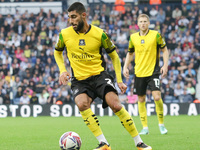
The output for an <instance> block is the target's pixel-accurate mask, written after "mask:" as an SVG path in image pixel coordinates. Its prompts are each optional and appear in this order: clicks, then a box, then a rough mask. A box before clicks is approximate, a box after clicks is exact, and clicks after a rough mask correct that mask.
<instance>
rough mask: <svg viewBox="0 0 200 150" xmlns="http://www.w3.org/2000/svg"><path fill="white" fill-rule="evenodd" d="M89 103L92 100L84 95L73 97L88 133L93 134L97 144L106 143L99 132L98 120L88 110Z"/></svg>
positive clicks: (89, 109)
mask: <svg viewBox="0 0 200 150" xmlns="http://www.w3.org/2000/svg"><path fill="white" fill-rule="evenodd" d="M91 102H92V99H91V98H90V97H89V96H88V95H87V94H86V93H82V94H79V95H77V96H76V97H75V103H76V105H77V106H78V108H79V111H80V113H81V115H82V118H83V120H84V122H85V124H86V125H87V126H88V128H89V129H90V131H91V132H92V133H93V134H94V136H95V137H96V138H97V140H98V141H99V143H101V142H105V143H108V142H107V140H106V138H105V137H104V135H103V133H102V131H101V128H100V126H99V120H98V118H97V117H96V115H95V114H94V113H93V112H92V110H91V108H90V105H91Z"/></svg>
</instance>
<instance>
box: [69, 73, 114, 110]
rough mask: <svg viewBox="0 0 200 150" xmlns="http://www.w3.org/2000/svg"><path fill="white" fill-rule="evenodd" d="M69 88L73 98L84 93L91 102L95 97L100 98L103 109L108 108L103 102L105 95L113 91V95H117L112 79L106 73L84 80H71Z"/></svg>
mask: <svg viewBox="0 0 200 150" xmlns="http://www.w3.org/2000/svg"><path fill="white" fill-rule="evenodd" d="M71 88H72V91H73V97H74V98H75V97H76V96H77V95H79V94H82V93H86V94H87V95H88V96H89V97H91V98H92V100H94V99H95V98H96V97H99V98H101V99H102V100H103V105H102V107H103V108H106V107H107V106H108V105H107V103H106V101H105V95H106V94H107V93H108V92H111V91H113V92H114V93H116V94H118V93H117V90H116V88H115V84H114V79H113V77H112V76H111V75H109V74H108V73H107V72H106V71H103V72H101V73H100V74H99V75H94V76H91V77H89V78H87V79H85V80H80V81H78V80H72V85H71Z"/></svg>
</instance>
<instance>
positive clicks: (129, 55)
mask: <svg viewBox="0 0 200 150" xmlns="http://www.w3.org/2000/svg"><path fill="white" fill-rule="evenodd" d="M134 51H135V49H134V45H133V43H132V41H131V38H130V40H129V49H128V53H127V54H126V59H125V63H124V67H123V75H124V76H125V77H126V78H129V70H128V66H129V64H130V63H131V61H132V60H133V56H134Z"/></svg>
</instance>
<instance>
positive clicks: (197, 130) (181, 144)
mask: <svg viewBox="0 0 200 150" xmlns="http://www.w3.org/2000/svg"><path fill="white" fill-rule="evenodd" d="M98 118H99V120H100V125H101V128H102V130H103V132H104V135H105V136H106V138H107V140H108V142H109V143H110V144H111V147H112V150H136V148H135V146H134V141H133V139H132V138H131V136H130V135H129V134H128V132H127V131H126V130H125V129H124V128H123V127H122V125H121V123H120V121H119V119H118V117H116V116H113V117H108V116H104V117H98ZM133 119H134V121H135V124H136V127H137V128H138V130H139V131H140V130H141V129H142V126H141V123H140V120H139V117H133ZM157 122H158V121H157V117H156V116H150V117H148V125H149V131H150V134H149V135H143V136H141V137H142V139H143V141H144V142H145V143H147V144H149V145H151V146H152V148H153V150H200V115H198V116H186V115H181V116H165V126H166V128H167V129H168V134H167V135H161V134H160V131H159V128H158V123H157ZM67 131H75V132H77V133H78V134H79V135H80V137H81V139H82V146H81V150H92V149H94V148H95V147H96V146H97V144H98V142H97V140H96V138H95V137H94V136H93V134H92V133H91V132H90V131H89V129H88V128H87V127H86V125H85V124H84V122H83V120H82V118H81V117H69V118H65V117H58V118H52V117H37V118H33V117H30V118H21V117H16V118H12V117H8V118H0V150H59V149H60V148H59V144H58V141H59V138H60V136H61V135H62V134H63V133H64V132H67Z"/></svg>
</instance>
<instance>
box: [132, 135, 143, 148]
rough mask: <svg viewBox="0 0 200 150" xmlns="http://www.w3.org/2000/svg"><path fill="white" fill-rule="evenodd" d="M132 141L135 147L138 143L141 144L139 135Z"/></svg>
mask: <svg viewBox="0 0 200 150" xmlns="http://www.w3.org/2000/svg"><path fill="white" fill-rule="evenodd" d="M133 139H134V141H135V146H137V144H138V143H140V142H142V143H143V141H142V139H141V137H140V135H137V136H135V137H133Z"/></svg>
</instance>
